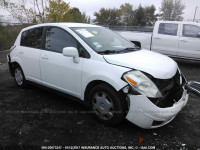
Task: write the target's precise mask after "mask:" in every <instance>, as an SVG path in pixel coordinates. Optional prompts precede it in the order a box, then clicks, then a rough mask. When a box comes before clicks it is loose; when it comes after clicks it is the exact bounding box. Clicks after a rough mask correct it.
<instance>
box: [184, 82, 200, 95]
mask: <svg viewBox="0 0 200 150" xmlns="http://www.w3.org/2000/svg"><path fill="white" fill-rule="evenodd" d="M185 87H186V89H187V90H188V91H189V92H191V93H194V94H195V95H197V96H200V82H196V81H189V82H187V84H186V86H185Z"/></svg>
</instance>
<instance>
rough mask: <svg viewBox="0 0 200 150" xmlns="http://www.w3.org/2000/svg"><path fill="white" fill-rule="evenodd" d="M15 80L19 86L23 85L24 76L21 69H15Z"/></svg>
mask: <svg viewBox="0 0 200 150" xmlns="http://www.w3.org/2000/svg"><path fill="white" fill-rule="evenodd" d="M15 80H16V82H17V84H18V85H22V83H23V75H22V72H21V70H20V69H19V68H17V69H15Z"/></svg>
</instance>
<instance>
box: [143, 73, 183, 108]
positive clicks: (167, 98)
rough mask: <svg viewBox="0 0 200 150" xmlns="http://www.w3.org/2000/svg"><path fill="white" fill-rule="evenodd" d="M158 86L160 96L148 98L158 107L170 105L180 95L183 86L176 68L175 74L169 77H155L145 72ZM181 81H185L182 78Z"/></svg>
mask: <svg viewBox="0 0 200 150" xmlns="http://www.w3.org/2000/svg"><path fill="white" fill-rule="evenodd" d="M146 75H147V76H148V77H149V78H150V79H151V80H152V81H153V82H154V84H155V85H156V86H157V87H158V89H159V90H160V92H161V94H162V97H161V98H149V99H150V100H151V102H152V103H154V104H155V105H156V106H158V107H160V108H166V107H171V106H173V104H174V103H175V102H177V101H179V100H180V99H181V97H182V93H183V88H182V85H183V84H184V83H182V84H180V76H181V75H180V73H179V71H178V70H177V72H176V74H175V75H174V76H173V77H172V78H171V79H156V78H154V77H152V76H151V75H149V74H146ZM183 82H185V81H184V80H183Z"/></svg>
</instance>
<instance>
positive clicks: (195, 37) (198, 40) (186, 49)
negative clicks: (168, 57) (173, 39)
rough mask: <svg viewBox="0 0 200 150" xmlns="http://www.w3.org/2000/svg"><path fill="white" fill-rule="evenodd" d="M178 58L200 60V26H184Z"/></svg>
mask: <svg viewBox="0 0 200 150" xmlns="http://www.w3.org/2000/svg"><path fill="white" fill-rule="evenodd" d="M178 56H179V57H183V58H189V59H199V60H200V26H197V25H191V24H182V34H181V37H180V41H179V50H178Z"/></svg>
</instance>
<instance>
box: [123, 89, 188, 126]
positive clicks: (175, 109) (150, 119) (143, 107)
mask: <svg viewBox="0 0 200 150" xmlns="http://www.w3.org/2000/svg"><path fill="white" fill-rule="evenodd" d="M188 97H189V94H188V93H187V90H185V89H183V94H182V97H181V99H180V100H179V101H178V102H176V103H174V105H173V106H172V107H167V108H159V107H157V106H156V105H155V104H153V103H152V102H151V101H150V100H149V99H148V98H147V97H146V96H144V95H131V94H128V99H129V101H130V108H129V112H128V114H127V116H126V119H127V120H129V121H130V122H132V123H134V124H136V125H137V126H139V127H141V128H145V129H151V128H157V127H161V126H164V125H165V124H167V123H169V122H170V121H172V120H173V119H174V118H175V116H176V115H177V114H178V113H179V112H180V111H181V109H182V108H183V107H184V106H185V105H186V104H187V102H188ZM154 122H160V124H156V125H155V124H154Z"/></svg>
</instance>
